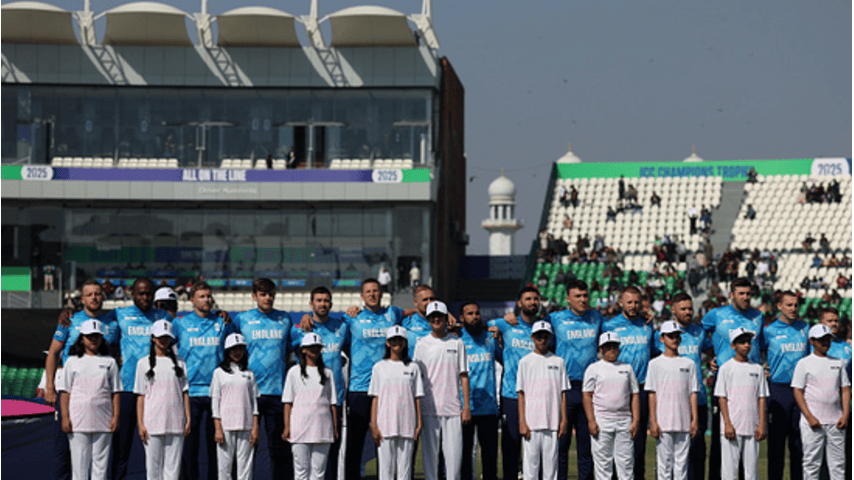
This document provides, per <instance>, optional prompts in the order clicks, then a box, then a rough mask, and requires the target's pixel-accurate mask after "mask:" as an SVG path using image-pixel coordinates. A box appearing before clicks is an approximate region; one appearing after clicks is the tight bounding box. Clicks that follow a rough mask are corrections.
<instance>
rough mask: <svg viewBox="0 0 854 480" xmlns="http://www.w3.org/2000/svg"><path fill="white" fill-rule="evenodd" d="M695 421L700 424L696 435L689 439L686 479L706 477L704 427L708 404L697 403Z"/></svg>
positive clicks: (707, 414) (694, 479)
mask: <svg viewBox="0 0 854 480" xmlns="http://www.w3.org/2000/svg"><path fill="white" fill-rule="evenodd" d="M697 421H698V422H697V423H698V424H699V425H700V428H699V431H698V432H697V436H696V437H694V438H692V439H691V447H690V448H689V450H688V479H689V480H704V479H705V478H706V428H707V426H706V425H707V424H708V423H709V407H708V405H697Z"/></svg>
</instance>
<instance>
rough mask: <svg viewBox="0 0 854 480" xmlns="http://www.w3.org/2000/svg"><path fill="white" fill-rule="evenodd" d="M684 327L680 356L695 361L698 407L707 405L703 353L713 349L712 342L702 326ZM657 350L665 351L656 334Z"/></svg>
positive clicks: (659, 336) (657, 333)
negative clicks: (698, 385)
mask: <svg viewBox="0 0 854 480" xmlns="http://www.w3.org/2000/svg"><path fill="white" fill-rule="evenodd" d="M679 326H680V327H682V330H683V333H682V343H680V344H679V356H681V357H686V358H690V359H691V360H693V361H694V366H695V367H696V369H697V380H698V381H699V382H700V391H699V392H697V405H706V404H707V403H708V398H707V396H706V383H705V382H704V381H703V352H705V351H706V350H709V349H713V348H714V346H713V345H712V340H711V339H710V338H709V334H708V333H706V331H705V330H704V329H703V327H701V326H700V325H698V324H696V323H693V324H691V325H688V327H684V326H682V325H679ZM655 348H656V349H657V350H658V351H659V352H663V351H664V343H662V342H661V335H660V334H659V332H657V331H656V332H655Z"/></svg>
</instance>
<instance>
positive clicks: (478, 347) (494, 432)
mask: <svg viewBox="0 0 854 480" xmlns="http://www.w3.org/2000/svg"><path fill="white" fill-rule="evenodd" d="M460 310H461V316H462V322H463V327H464V328H463V331H462V339H463V343H464V344H465V346H466V355H468V362H469V383H470V389H471V395H470V396H471V415H472V417H471V422H469V423H468V424H467V425H463V465H462V476H461V478H463V479H469V478H472V471H473V467H474V465H473V462H472V453H473V452H472V449H473V448H474V433H475V427H477V439H478V443H480V449H481V463H482V464H483V480H495V479H496V478H497V462H498V402H497V399H496V398H495V394H496V392H495V386H496V383H495V362H496V361H499V359H500V356H501V350H500V349H499V346H498V340H497V339H495V338H492V335H491V334H490V333H489V332H488V331H487V330H486V325H485V324H484V323H483V321H482V320H481V317H480V306H479V305H478V304H477V303H474V302H466V303H463V306H462V308H461V309H460Z"/></svg>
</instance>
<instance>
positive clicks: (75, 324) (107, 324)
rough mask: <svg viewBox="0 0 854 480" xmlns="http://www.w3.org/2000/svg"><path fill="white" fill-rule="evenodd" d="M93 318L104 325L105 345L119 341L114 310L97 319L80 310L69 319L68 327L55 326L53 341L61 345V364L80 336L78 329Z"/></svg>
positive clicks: (66, 358)
mask: <svg viewBox="0 0 854 480" xmlns="http://www.w3.org/2000/svg"><path fill="white" fill-rule="evenodd" d="M93 318H94V319H95V320H100V321H101V323H103V324H104V341H105V342H107V345H115V344H116V342H118V341H119V324H118V322H116V311H115V310H113V311H111V312H106V313H102V314H100V315H98V316H97V317H90V316H89V314H87V313H86V311H85V310H80V311H79V312H77V313H75V314H74V315H72V316H71V318H70V319H69V320H70V321H71V325H69V326H68V327H64V326H62V325H57V326H56V331H55V332H54V333H53V339H54V340H56V341H57V342H60V343H62V344H63V346H62V352H61V353H60V356H61V358H62V363H63V364H65V361H66V360H68V350H69V349H70V348H71V346H72V345H74V343H75V342H76V341H77V337H79V336H80V328H81V327H82V326H83V322H85V321H86V320H92V319H93Z"/></svg>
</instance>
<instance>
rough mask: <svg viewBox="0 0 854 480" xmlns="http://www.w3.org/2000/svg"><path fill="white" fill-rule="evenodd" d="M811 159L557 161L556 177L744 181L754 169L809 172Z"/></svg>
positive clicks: (771, 172)
mask: <svg viewBox="0 0 854 480" xmlns="http://www.w3.org/2000/svg"><path fill="white" fill-rule="evenodd" d="M813 161H814V159H812V158H796V159H788V160H720V161H709V162H697V163H686V162H621V163H616V162H615V163H604V162H603V163H559V164H557V171H558V177H559V178H618V177H619V176H620V175H622V176H624V177H626V178H657V177H665V178H670V177H723V180H724V181H725V182H741V181H745V180H747V172H749V171H750V169H751V168H755V169H756V172H757V173H759V174H760V175H804V174H806V175H809V174H810V172H811V169H812V165H813Z"/></svg>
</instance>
